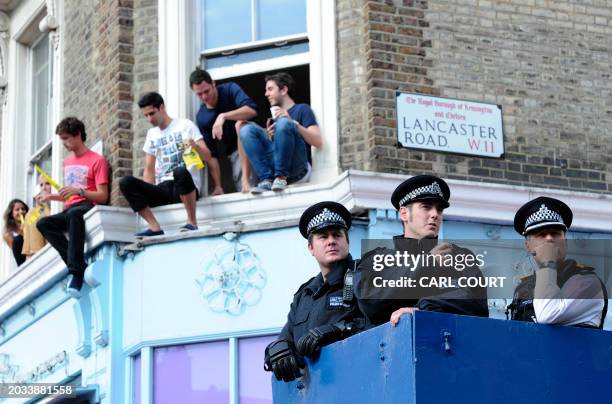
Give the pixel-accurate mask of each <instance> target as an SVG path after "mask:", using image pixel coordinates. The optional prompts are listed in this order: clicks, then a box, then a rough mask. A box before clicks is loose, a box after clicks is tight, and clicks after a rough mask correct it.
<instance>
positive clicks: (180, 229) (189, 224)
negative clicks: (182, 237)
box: [179, 223, 198, 233]
mask: <svg viewBox="0 0 612 404" xmlns="http://www.w3.org/2000/svg"><path fill="white" fill-rule="evenodd" d="M193 230H198V226H194V225H192V224H191V223H187V224H186V225H185V226H182V227H180V228H179V232H181V233H183V232H185V231H193Z"/></svg>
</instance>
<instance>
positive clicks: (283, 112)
mask: <svg viewBox="0 0 612 404" xmlns="http://www.w3.org/2000/svg"><path fill="white" fill-rule="evenodd" d="M283 116H284V117H285V118H289V119H291V116H290V115H289V112H287V110H286V109H283V108H280V107H279V108H278V109H277V110H276V112H275V113H274V120H276V119H278V118H280V117H283Z"/></svg>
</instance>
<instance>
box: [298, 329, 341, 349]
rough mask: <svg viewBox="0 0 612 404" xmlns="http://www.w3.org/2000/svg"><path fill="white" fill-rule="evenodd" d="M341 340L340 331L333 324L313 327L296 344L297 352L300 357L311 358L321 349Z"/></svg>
mask: <svg viewBox="0 0 612 404" xmlns="http://www.w3.org/2000/svg"><path fill="white" fill-rule="evenodd" d="M341 339H342V330H341V329H340V328H339V327H336V326H335V325H333V324H326V325H322V326H319V327H315V328H313V329H311V330H310V331H308V333H306V335H303V336H302V338H300V340H299V341H298V343H297V351H298V353H299V354H300V355H302V356H308V357H312V356H314V355H316V354H317V353H318V352H319V351H320V350H321V347H323V346H325V345H328V344H331V343H332V342H335V341H339V340H341Z"/></svg>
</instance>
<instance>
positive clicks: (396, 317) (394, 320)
mask: <svg viewBox="0 0 612 404" xmlns="http://www.w3.org/2000/svg"><path fill="white" fill-rule="evenodd" d="M418 310H419V309H418V308H417V307H402V308H401V309H397V310H395V311H394V312H393V313H391V319H390V320H389V322H390V323H391V325H392V326H393V327H395V326H397V324H398V323H399V321H400V317H402V316H403V315H404V314H414V312H415V311H418Z"/></svg>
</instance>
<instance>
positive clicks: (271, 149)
mask: <svg viewBox="0 0 612 404" xmlns="http://www.w3.org/2000/svg"><path fill="white" fill-rule="evenodd" d="M265 81H266V97H267V98H268V101H269V102H270V105H271V106H272V108H271V110H272V111H273V114H274V116H273V117H272V119H273V121H270V122H269V124H268V126H267V130H266V129H263V128H261V127H260V126H258V125H257V124H255V123H252V122H249V123H248V124H247V125H246V126H244V127H243V129H242V130H241V131H240V140H241V142H242V145H243V147H244V151H245V152H246V154H247V156H248V158H249V160H250V162H251V165H252V166H253V170H255V174H257V177H258V178H259V181H260V182H259V184H257V187H255V188H253V189H252V190H251V192H252V193H254V194H259V193H262V192H264V191H269V190H272V191H282V190H284V189H285V188H287V184H291V183H298V182H307V181H308V180H309V179H310V172H311V166H310V162H309V160H310V158H309V157H310V146H314V147H316V148H317V149H320V148H321V146H322V145H323V138H322V136H321V130H320V129H319V125H317V120H316V119H315V116H314V113H313V112H312V109H310V106H308V105H307V104H296V103H295V102H294V101H293V98H292V97H291V94H292V89H293V88H294V80H293V78H292V77H291V76H290V75H289V74H287V73H284V72H279V73H276V74H273V75H270V76H267V77H266V78H265ZM275 107H276V108H275Z"/></svg>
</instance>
